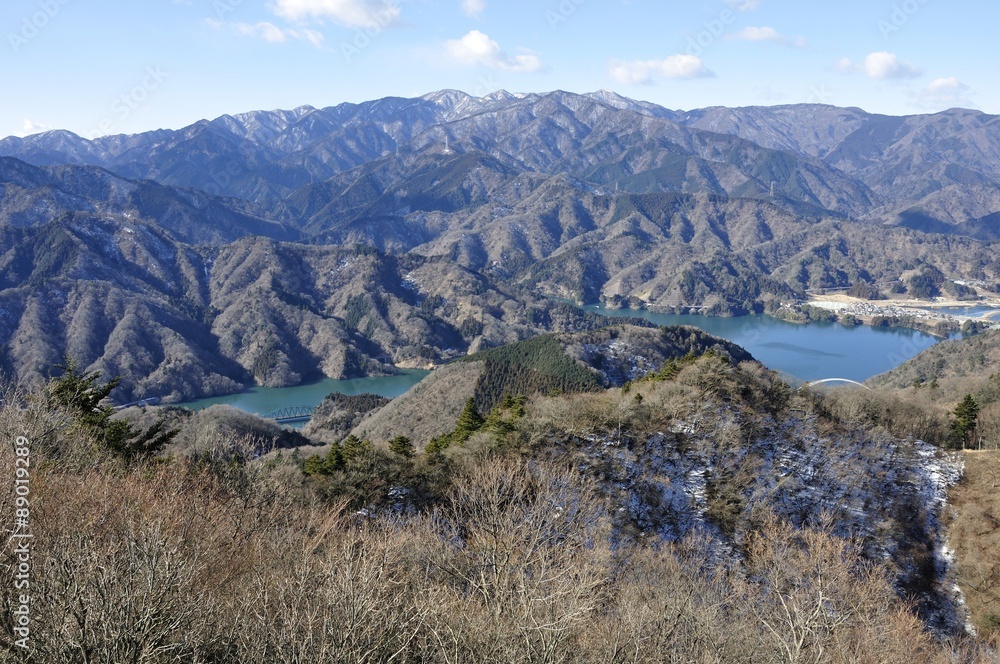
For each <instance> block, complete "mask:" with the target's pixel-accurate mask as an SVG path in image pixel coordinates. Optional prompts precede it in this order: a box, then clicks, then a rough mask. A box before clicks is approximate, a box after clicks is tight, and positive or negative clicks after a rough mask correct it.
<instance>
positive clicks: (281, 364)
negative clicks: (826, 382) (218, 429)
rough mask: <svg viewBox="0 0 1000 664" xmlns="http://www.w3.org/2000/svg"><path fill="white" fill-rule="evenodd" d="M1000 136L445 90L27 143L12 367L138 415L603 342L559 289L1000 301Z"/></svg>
mask: <svg viewBox="0 0 1000 664" xmlns="http://www.w3.org/2000/svg"><path fill="white" fill-rule="evenodd" d="M996 120H997V118H996V116H991V115H987V114H984V113H979V112H975V111H967V110H961V109H955V110H950V111H946V112H943V113H937V114H934V115H923V116H908V117H889V116H882V115H873V114H868V113H865V112H863V111H861V110H859V109H856V108H849V109H841V108H835V107H831V106H822V105H796V106H778V107H748V108H737V109H729V108H709V109H701V110H696V111H689V112H681V111H672V110H669V109H666V108H662V107H659V106H656V105H653V104H648V103H644V102H636V101H633V100H629V99H626V98H623V97H620V96H618V95H616V94H614V93H611V92H607V91H602V92H598V93H593V94H589V95H577V94H571V93H566V92H553V93H548V94H528V95H514V94H509V93H506V92H502V91H501V92H497V93H494V94H491V95H488V96H486V97H482V98H474V97H471V96H469V95H465V94H463V93H460V92H455V91H442V92H437V93H433V94H429V95H425V96H423V97H419V98H416V99H402V98H386V99H381V100H376V101H371V102H366V103H363V104H341V105H339V106H336V107H332V108H325V109H314V108H311V107H308V106H303V107H299V108H296V109H294V110H291V111H271V112H263V111H257V112H251V113H243V114H238V115H233V116H228V115H227V116H222V117H220V118H217V119H215V120H211V121H208V120H205V121H201V122H198V123H195V124H194V125H191V126H190V127H186V128H184V129H180V130H176V131H174V130H157V131H152V132H147V133H143V134H137V135H130V136H106V137H102V138H97V139H94V140H86V139H83V138H81V137H79V136H76V135H74V134H72V133H69V132H65V131H52V132H46V133H43V134H37V135H34V136H29V137H26V138H14V137H11V138H6V139H3V140H2V141H0V155H2V157H0V201H2V205H0V232H2V233H3V236H4V242H3V246H4V253H3V255H2V256H0V288H2V290H0V307H2V308H3V316H2V317H0V338H2V339H4V340H6V341H8V343H7V344H6V345H5V349H4V350H5V352H4V355H5V357H3V358H2V365H3V368H4V369H5V370H6V371H8V372H10V373H12V374H14V375H17V376H19V377H22V378H30V377H37V376H40V375H42V374H43V373H44V372H45V371H46V368H47V367H49V366H51V364H52V363H53V362H55V361H58V360H59V358H60V357H62V355H63V354H64V353H65V352H67V351H70V352H72V353H73V354H75V355H78V356H79V357H80V358H81V361H82V362H83V364H84V365H85V366H89V367H92V368H99V369H102V370H104V371H106V372H107V373H108V374H110V375H114V374H119V373H123V374H126V375H127V376H131V377H132V378H128V379H127V380H126V384H125V385H123V388H124V389H123V395H122V398H123V399H124V398H125V397H126V394H124V393H127V396H135V397H140V396H144V395H145V394H147V393H155V394H161V395H165V396H170V397H172V398H185V397H192V396H197V395H200V394H206V393H218V392H224V391H230V390H232V389H235V388H236V386H238V385H239V384H241V383H244V382H246V381H249V380H256V381H258V382H262V383H265V384H271V385H285V384H293V383H296V382H299V381H301V380H303V379H305V378H307V377H310V376H318V375H320V374H326V375H329V376H333V377H346V376H356V375H362V374H366V373H379V372H383V371H391V367H390V366H388V364H389V363H396V364H420V363H426V362H433V361H439V360H442V359H445V358H447V357H452V356H455V355H457V354H462V353H465V352H466V351H468V350H470V349H478V348H483V347H489V346H494V345H498V344H501V343H506V342H510V341H515V340H518V339H523V338H526V337H528V336H530V335H532V334H535V333H537V332H539V331H543V330H573V329H586V328H587V327H588V326H592V325H596V322H594V321H588V320H586V319H585V318H583V317H581V316H582V315H581V314H576V313H574V312H572V311H571V310H569V309H568V308H566V307H561V308H560V307H556V308H553V306H554V305H552V303H551V302H549V301H547V300H544V299H542V298H543V297H552V296H555V297H563V298H571V299H575V300H578V301H596V300H599V299H603V300H607V301H609V302H612V303H632V304H642V305H646V306H653V307H672V308H680V309H683V308H686V307H704V308H705V309H706V310H708V311H709V312H711V313H718V314H733V313H743V312H746V311H751V310H757V311H760V310H765V309H767V308H768V307H771V306H774V305H775V304H776V303H777V302H780V301H782V300H785V301H787V300H790V299H794V298H795V297H796V296H797V295H799V294H801V293H802V292H803V291H804V290H805V289H806V288H813V287H832V286H849V285H852V284H853V283H856V282H857V281H861V280H864V281H872V282H874V281H885V280H895V279H899V278H900V277H903V276H904V275H906V274H908V273H911V272H912V271H914V270H918V269H921V268H923V267H925V266H933V267H935V268H937V269H939V270H940V271H941V272H942V273H944V274H945V275H947V276H948V277H949V278H956V279H957V278H962V279H970V280H986V281H991V282H992V281H996V280H997V279H1000V262H998V261H997V260H996V258H995V252H994V251H993V248H992V245H990V244H989V242H991V241H992V240H994V239H996V238H997V236H998V232H1000V225H998V224H997V217H996V215H998V214H1000V166H998V163H1000V159H998V156H1000V125H998V124H997V122H996Z"/></svg>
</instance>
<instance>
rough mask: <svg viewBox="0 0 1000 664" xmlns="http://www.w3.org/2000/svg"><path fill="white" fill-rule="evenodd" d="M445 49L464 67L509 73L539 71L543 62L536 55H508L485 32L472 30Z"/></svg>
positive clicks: (447, 45) (447, 43) (454, 40)
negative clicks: (500, 70) (472, 66)
mask: <svg viewBox="0 0 1000 664" xmlns="http://www.w3.org/2000/svg"><path fill="white" fill-rule="evenodd" d="M445 48H446V49H447V50H448V54H449V55H450V56H451V58H452V59H453V60H455V61H456V62H459V63H461V64H463V65H479V66H483V67H491V68H493V69H506V70H507V71H539V70H541V69H542V66H543V65H542V60H541V58H539V57H538V56H537V55H535V54H534V53H525V54H522V55H508V54H507V53H506V52H504V50H503V49H502V48H500V44H498V43H496V42H495V41H493V40H492V39H490V36H489V35H487V34H486V33H485V32H480V31H479V30H470V31H469V33H468V34H467V35H465V36H464V37H462V38H461V39H449V40H448V41H446V42H445Z"/></svg>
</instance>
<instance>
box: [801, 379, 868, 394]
mask: <svg viewBox="0 0 1000 664" xmlns="http://www.w3.org/2000/svg"><path fill="white" fill-rule="evenodd" d="M826 383H847V384H848V385H857V386H858V387H863V388H865V389H866V390H869V391H871V389H872V388H870V387H868V386H867V385H865V384H864V383H859V382H858V381H856V380H851V379H850V378H824V379H823V380H814V381H812V382H809V383H806V384H805V387H813V386H814V385H824V384H826Z"/></svg>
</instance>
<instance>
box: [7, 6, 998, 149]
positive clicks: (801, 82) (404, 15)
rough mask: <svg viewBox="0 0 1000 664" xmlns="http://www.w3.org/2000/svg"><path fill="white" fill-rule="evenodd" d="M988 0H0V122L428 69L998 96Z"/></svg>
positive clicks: (482, 76)
mask: <svg viewBox="0 0 1000 664" xmlns="http://www.w3.org/2000/svg"><path fill="white" fill-rule="evenodd" d="M998 18H1000V5H998V4H997V3H994V2H986V1H985V0H983V1H981V2H978V1H977V2H962V1H959V2H954V1H953V2H948V3H945V2H944V1H943V0H863V1H862V0H840V1H838V2H832V1H828V2H814V1H812V0H795V1H793V0H706V1H704V2H680V1H679V0H656V1H654V0H542V1H540V2H528V1H526V0H524V1H522V0H506V1H504V2H501V1H500V0H142V1H141V2H136V1H134V0H128V1H126V0H101V1H100V2H97V1H95V0H5V2H3V3H2V5H0V34H2V37H3V43H2V44H0V77H2V85H3V89H4V90H5V91H6V93H5V95H4V96H5V99H6V101H5V102H4V103H2V104H0V135H2V136H6V135H12V134H14V135H24V134H26V133H34V132H36V131H42V130H45V129H49V128H60V129H69V130H71V131H74V132H76V133H78V134H81V135H83V136H87V137H92V136H94V135H98V134H108V133H135V132H139V131H146V130H149V129H156V128H160V127H167V128H179V127H182V126H185V125H187V124H190V123H192V122H194V121H196V120H198V119H201V118H214V117H217V116H219V115H222V114H224V113H238V112H242V111H248V110H254V109H274V108H294V107H296V106H300V105H303V104H309V105H312V106H317V107H321V106H330V105H335V104H338V103H341V102H344V101H351V102H358V101H364V100H367V99H375V98H379V97H384V96H388V95H396V96H417V95H420V94H424V93H427V92H431V91H434V90H439V89H443V88H455V89H460V90H464V91H466V92H469V93H472V94H477V95H483V94H486V93H489V92H492V91H493V90H496V89H499V88H503V89H506V90H510V91H514V92H539V91H548V90H554V89H562V90H569V91H573V92H589V91H593V90H598V89H601V88H607V89H611V90H615V91H617V92H619V93H621V94H623V95H626V96H629V97H633V98H637V99H645V100H649V101H652V102H655V103H658V104H662V105H664V106H667V107H669V108H675V109H691V108H699V107H704V106H714V105H726V106H745V105H758V104H760V105H771V104H784V103H800V102H821V103H828V104H835V105H838V106H859V107H861V108H864V109H865V110H868V111H872V112H880V113H889V114H910V113H925V112H933V111H938V110H943V109H945V108H949V107H953V106H962V107H967V108H978V109H981V110H983V111H987V112H992V113H997V112H1000V88H998V86H997V84H996V76H997V71H998V70H1000V67H998V64H1000V49H998V48H997V36H996V25H997V23H998V21H997V19H998Z"/></svg>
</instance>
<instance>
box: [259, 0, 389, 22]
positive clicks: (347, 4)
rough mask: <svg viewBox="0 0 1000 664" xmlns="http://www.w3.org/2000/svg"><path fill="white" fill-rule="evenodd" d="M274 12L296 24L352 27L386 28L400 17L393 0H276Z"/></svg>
mask: <svg viewBox="0 0 1000 664" xmlns="http://www.w3.org/2000/svg"><path fill="white" fill-rule="evenodd" d="M271 10H272V11H273V12H274V13H275V14H277V15H278V16H283V17H285V18H287V19H291V20H293V21H303V20H306V19H319V20H322V19H330V20H331V21H333V22H334V23H339V24H341V25H346V26H348V27H351V28H359V27H367V26H371V25H377V26H379V27H385V26H387V25H389V24H390V23H394V22H395V21H396V19H398V18H399V6H398V5H397V4H396V3H395V2H393V1H392V0H273V2H272V3H271Z"/></svg>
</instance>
